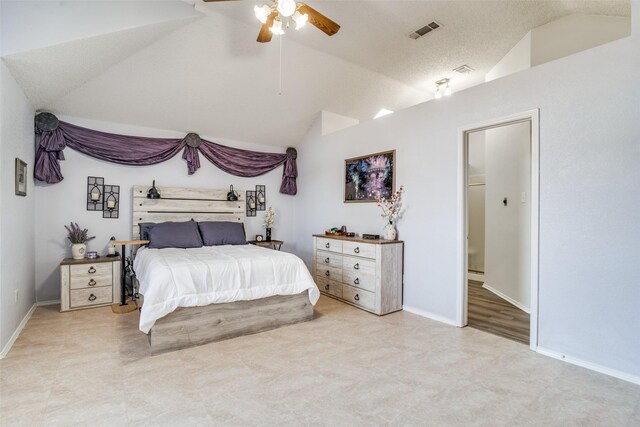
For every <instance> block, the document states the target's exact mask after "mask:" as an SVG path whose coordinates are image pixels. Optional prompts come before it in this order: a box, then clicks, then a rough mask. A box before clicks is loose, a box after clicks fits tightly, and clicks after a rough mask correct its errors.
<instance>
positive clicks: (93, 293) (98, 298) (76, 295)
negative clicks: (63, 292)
mask: <svg viewBox="0 0 640 427" xmlns="http://www.w3.org/2000/svg"><path fill="white" fill-rule="evenodd" d="M112 302H113V287H111V286H100V287H98V288H90V289H74V290H72V291H70V301H69V305H70V308H78V307H89V306H92V305H99V304H111V303H112Z"/></svg>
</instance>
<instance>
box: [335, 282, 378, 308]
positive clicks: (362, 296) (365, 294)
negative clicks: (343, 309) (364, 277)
mask: <svg viewBox="0 0 640 427" xmlns="http://www.w3.org/2000/svg"><path fill="white" fill-rule="evenodd" d="M342 298H343V299H345V300H347V301H349V302H351V303H353V304H355V305H359V306H360V307H363V308H366V309H368V310H374V309H375V306H376V294H374V293H373V292H369V291H364V290H362V289H358V288H354V287H351V286H347V285H342Z"/></svg>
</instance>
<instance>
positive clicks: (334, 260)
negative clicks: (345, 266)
mask: <svg viewBox="0 0 640 427" xmlns="http://www.w3.org/2000/svg"><path fill="white" fill-rule="evenodd" d="M316 262H317V264H318V265H322V266H323V267H336V268H342V255H340V254H336V253H333V252H327V251H318V253H317V254H316Z"/></svg>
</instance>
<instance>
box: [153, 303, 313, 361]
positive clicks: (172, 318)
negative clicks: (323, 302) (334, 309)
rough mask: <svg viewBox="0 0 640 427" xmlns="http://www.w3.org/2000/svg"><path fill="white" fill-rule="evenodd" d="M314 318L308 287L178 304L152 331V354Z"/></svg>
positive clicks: (158, 321)
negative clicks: (184, 305)
mask: <svg viewBox="0 0 640 427" xmlns="http://www.w3.org/2000/svg"><path fill="white" fill-rule="evenodd" d="M312 319H313V305H312V304H311V302H310V301H309V293H308V291H304V292H302V293H300V294H297V295H284V296H281V295H278V296H273V297H269V298H262V299H259V300H253V301H236V302H230V303H225V304H211V305H207V306H204V307H188V308H179V309H177V310H176V311H174V312H173V313H170V314H168V315H166V316H165V317H163V318H161V319H159V320H157V321H156V323H155V325H154V326H153V328H151V331H150V332H149V344H150V346H151V354H154V355H155V354H159V353H164V352H167V351H171V350H178V349H181V348H186V347H192V346H196V345H202V344H206V343H209V342H213V341H221V340H225V339H229V338H234V337H238V336H241V335H250V334H255V333H257V332H262V331H267V330H270V329H276V328H279V327H280V326H285V325H292V324H294V323H300V322H306V321H309V320H312Z"/></svg>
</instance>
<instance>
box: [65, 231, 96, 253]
mask: <svg viewBox="0 0 640 427" xmlns="http://www.w3.org/2000/svg"><path fill="white" fill-rule="evenodd" d="M64 228H66V229H67V231H68V232H69V234H68V235H67V239H69V241H70V242H71V255H72V256H73V259H82V258H84V255H85V253H87V245H86V243H87V242H88V241H89V240H91V239H95V238H96V236H91V237H89V236H88V234H89V230H87V229H86V228H85V229H81V228H80V226H78V223H75V222H72V223H70V224H69V226H68V227H67V226H66V225H65V226H64Z"/></svg>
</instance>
